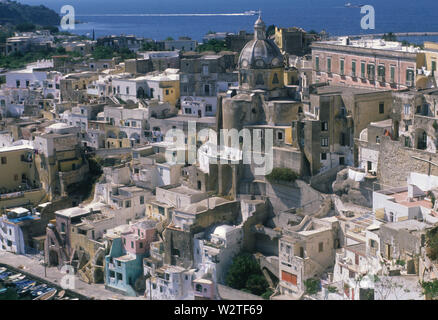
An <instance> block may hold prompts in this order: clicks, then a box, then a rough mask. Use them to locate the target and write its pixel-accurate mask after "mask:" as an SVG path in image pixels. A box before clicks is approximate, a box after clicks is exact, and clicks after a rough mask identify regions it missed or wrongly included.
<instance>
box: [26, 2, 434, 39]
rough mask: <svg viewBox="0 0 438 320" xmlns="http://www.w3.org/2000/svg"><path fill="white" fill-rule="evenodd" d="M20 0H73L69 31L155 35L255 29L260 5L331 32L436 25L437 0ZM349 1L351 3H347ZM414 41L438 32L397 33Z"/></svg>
mask: <svg viewBox="0 0 438 320" xmlns="http://www.w3.org/2000/svg"><path fill="white" fill-rule="evenodd" d="M361 1H362V2H358V1H356V0H66V1H64V0H63V1H59V0H19V2H22V3H25V4H32V5H40V4H43V5H45V6H47V7H49V8H51V9H53V10H55V11H56V12H58V13H60V15H62V14H61V8H62V6H64V5H71V6H72V7H73V8H74V11H75V18H76V20H79V21H80V22H81V23H79V24H76V26H75V29H74V30H69V31H70V32H73V33H76V34H80V35H88V36H91V35H92V32H93V30H94V32H95V36H96V37H100V36H105V35H120V34H125V35H129V34H135V35H137V36H142V37H146V38H151V39H155V40H163V39H165V38H167V37H172V38H175V39H177V38H178V37H180V36H188V37H191V38H192V39H195V40H198V41H201V40H202V38H203V36H204V35H205V34H206V33H207V32H209V31H213V32H233V33H237V32H239V31H240V30H246V31H252V30H253V24H254V22H255V20H256V19H257V16H255V15H253V16H252V15H244V14H243V13H245V12H247V11H250V10H254V11H258V10H260V11H261V14H262V18H263V20H264V21H265V23H266V25H267V26H269V25H271V24H275V25H277V26H280V27H293V26H296V27H301V28H303V29H305V30H308V31H309V30H315V31H318V32H319V31H321V30H325V31H327V32H328V33H329V34H330V35H332V36H338V35H349V34H350V35H351V34H354V35H357V34H372V33H387V32H427V31H429V32H431V31H435V32H437V31H438V1H437V0H415V1H413V0H361ZM347 3H350V6H346V4H347ZM361 5H371V6H373V8H374V13H375V29H368V30H363V29H362V28H361V19H362V18H363V16H364V14H361V9H360V6H361ZM399 39H400V40H404V39H406V40H408V41H410V42H416V43H421V42H423V41H438V37H436V36H435V37H408V38H399Z"/></svg>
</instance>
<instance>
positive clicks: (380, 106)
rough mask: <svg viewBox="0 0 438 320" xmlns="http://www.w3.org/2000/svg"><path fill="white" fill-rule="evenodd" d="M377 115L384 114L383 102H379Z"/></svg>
mask: <svg viewBox="0 0 438 320" xmlns="http://www.w3.org/2000/svg"><path fill="white" fill-rule="evenodd" d="M379 113H380V114H382V113H385V103H384V102H380V103H379Z"/></svg>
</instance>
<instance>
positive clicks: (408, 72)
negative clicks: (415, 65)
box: [406, 69, 414, 87]
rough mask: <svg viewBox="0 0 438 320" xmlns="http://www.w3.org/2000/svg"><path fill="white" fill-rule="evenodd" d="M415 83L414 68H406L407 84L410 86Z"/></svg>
mask: <svg viewBox="0 0 438 320" xmlns="http://www.w3.org/2000/svg"><path fill="white" fill-rule="evenodd" d="M413 84H414V70H413V69H408V70H406V85H407V86H408V87H411V86H413Z"/></svg>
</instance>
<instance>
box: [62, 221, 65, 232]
mask: <svg viewBox="0 0 438 320" xmlns="http://www.w3.org/2000/svg"><path fill="white" fill-rule="evenodd" d="M61 232H65V223H64V222H63V223H61Z"/></svg>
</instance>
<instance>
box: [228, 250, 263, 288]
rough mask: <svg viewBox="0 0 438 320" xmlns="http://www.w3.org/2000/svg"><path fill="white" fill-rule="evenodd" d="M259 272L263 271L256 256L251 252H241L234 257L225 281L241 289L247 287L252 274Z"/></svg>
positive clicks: (232, 286)
mask: <svg viewBox="0 0 438 320" xmlns="http://www.w3.org/2000/svg"><path fill="white" fill-rule="evenodd" d="M259 273H261V272H260V268H259V266H258V263H257V261H255V259H254V257H253V256H252V255H251V254H249V253H241V254H239V255H237V256H236V257H235V258H234V259H233V263H232V265H231V266H230V268H229V270H228V273H227V276H226V279H225V283H226V284H227V285H228V286H230V287H231V288H234V289H238V290H241V289H243V288H245V287H246V283H247V281H248V279H249V277H250V276H251V275H252V274H259ZM253 281H254V280H253Z"/></svg>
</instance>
